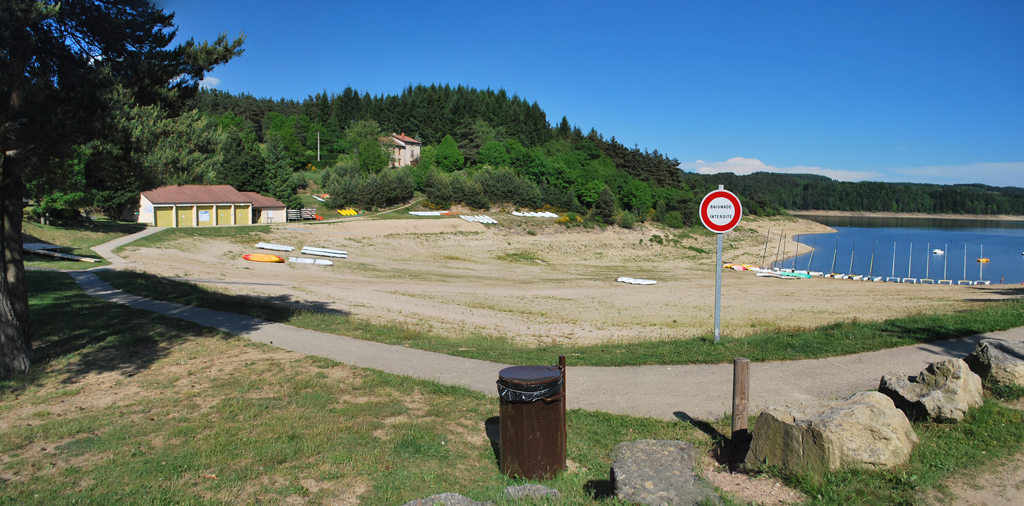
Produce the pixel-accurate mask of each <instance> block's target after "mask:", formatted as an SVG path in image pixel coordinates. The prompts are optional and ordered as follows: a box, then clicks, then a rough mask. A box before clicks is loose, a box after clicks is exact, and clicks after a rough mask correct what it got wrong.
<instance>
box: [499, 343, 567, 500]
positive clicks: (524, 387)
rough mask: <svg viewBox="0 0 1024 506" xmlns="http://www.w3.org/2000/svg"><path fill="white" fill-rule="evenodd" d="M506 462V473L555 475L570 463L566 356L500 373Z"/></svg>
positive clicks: (502, 457)
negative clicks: (552, 363) (567, 454)
mask: <svg viewBox="0 0 1024 506" xmlns="http://www.w3.org/2000/svg"><path fill="white" fill-rule="evenodd" d="M498 396H499V397H500V398H501V407H500V415H501V421H500V426H501V427H500V430H501V439H500V446H499V452H500V459H499V460H500V465H501V472H502V473H503V474H504V475H506V476H518V477H520V478H524V479H528V480H537V479H544V480H546V479H551V478H554V477H555V475H557V474H558V473H559V472H560V471H562V470H563V469H565V356H564V355H563V356H560V357H558V367H554V366H539V365H523V366H516V367H507V368H505V369H502V370H501V372H499V373H498Z"/></svg>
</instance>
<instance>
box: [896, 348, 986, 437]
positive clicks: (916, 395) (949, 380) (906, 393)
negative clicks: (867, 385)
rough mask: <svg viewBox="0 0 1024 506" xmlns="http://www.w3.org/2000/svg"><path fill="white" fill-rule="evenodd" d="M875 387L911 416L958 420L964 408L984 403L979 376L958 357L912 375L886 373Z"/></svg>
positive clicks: (937, 363)
mask: <svg viewBox="0 0 1024 506" xmlns="http://www.w3.org/2000/svg"><path fill="white" fill-rule="evenodd" d="M878 391H879V392H881V393H883V394H885V395H887V396H889V398H891V399H892V402H893V403H894V404H895V405H896V407H897V408H899V409H901V410H902V411H903V412H904V413H906V414H907V417H908V418H910V419H911V420H933V421H936V422H959V421H960V420H963V419H964V415H965V414H966V413H967V410H968V409H970V408H973V407H977V406H981V405H982V404H983V403H984V396H983V393H982V389H981V377H979V376H978V375H977V374H974V373H973V372H971V369H970V368H968V367H967V363H966V362H964V361H963V360H960V359H958V358H951V359H948V360H943V361H941V362H936V363H934V364H931V365H929V366H928V368H927V369H925V370H923V371H921V373H920V374H918V375H917V376H916V377H909V376H907V375H906V374H904V373H902V372H898V373H889V374H886V375H885V376H882V381H881V383H880V384H879V385H878Z"/></svg>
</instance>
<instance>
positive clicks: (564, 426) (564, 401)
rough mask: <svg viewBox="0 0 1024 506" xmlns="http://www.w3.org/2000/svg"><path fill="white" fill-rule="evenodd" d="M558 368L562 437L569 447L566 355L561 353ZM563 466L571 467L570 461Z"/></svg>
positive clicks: (563, 463) (564, 467) (565, 467)
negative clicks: (559, 375)
mask: <svg viewBox="0 0 1024 506" xmlns="http://www.w3.org/2000/svg"><path fill="white" fill-rule="evenodd" d="M558 368H559V369H561V370H562V437H563V438H565V439H564V441H565V445H566V447H568V444H569V432H568V427H567V425H568V422H566V419H565V408H566V404H569V399H567V398H566V397H565V390H566V389H565V355H559V356H558ZM562 468H563V469H569V465H568V463H567V462H562Z"/></svg>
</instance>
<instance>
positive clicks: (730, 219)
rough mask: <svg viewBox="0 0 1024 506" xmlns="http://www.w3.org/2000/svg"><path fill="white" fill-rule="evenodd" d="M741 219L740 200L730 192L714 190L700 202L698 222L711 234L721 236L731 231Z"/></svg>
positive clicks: (741, 208)
mask: <svg viewBox="0 0 1024 506" xmlns="http://www.w3.org/2000/svg"><path fill="white" fill-rule="evenodd" d="M741 217H743V207H742V206H740V199H739V197H737V196H736V195H735V194H734V193H733V192H731V191H727V190H721V189H719V190H715V191H713V192H711V193H709V194H707V195H705V196H704V200H701V201H700V221H701V223H703V224H704V226H705V227H707V229H708V230H710V231H712V232H715V233H718V234H722V233H725V232H728V231H730V230H732V229H733V228H735V227H736V225H738V224H739V223H740V218H741Z"/></svg>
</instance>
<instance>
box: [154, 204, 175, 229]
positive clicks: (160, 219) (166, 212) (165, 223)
mask: <svg viewBox="0 0 1024 506" xmlns="http://www.w3.org/2000/svg"><path fill="white" fill-rule="evenodd" d="M154 212H156V226H158V227H173V226H174V208H173V207H157V208H154Z"/></svg>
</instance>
